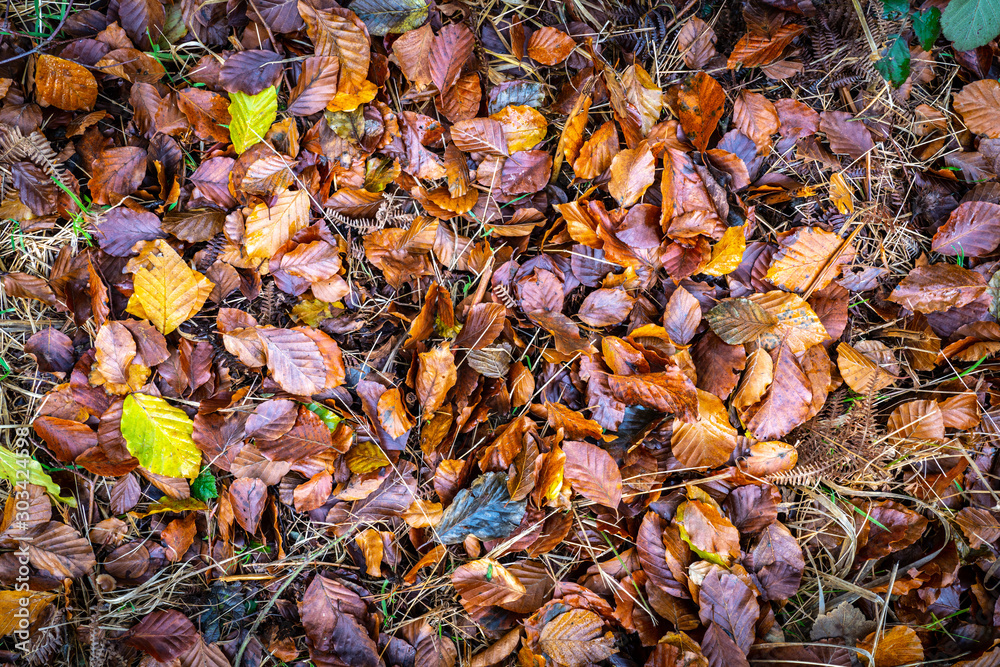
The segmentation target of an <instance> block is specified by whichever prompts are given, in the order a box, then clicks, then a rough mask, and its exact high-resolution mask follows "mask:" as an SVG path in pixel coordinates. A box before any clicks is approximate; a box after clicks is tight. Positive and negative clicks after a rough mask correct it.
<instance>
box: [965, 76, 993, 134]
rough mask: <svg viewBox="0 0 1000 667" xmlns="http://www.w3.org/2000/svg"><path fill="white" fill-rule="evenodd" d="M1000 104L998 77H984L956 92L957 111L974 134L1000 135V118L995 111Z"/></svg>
mask: <svg viewBox="0 0 1000 667" xmlns="http://www.w3.org/2000/svg"><path fill="white" fill-rule="evenodd" d="M998 105H1000V83H997V80H996V79H982V80H980V81H973V82H972V83H969V84H967V85H966V86H965V87H964V88H962V90H961V91H959V92H958V93H955V111H957V112H958V113H960V114H961V115H962V121H963V122H964V123H965V126H966V127H967V128H969V131H970V132H972V133H973V134H985V135H986V136H987V137H989V138H991V139H996V138H998V137H1000V120H998V119H997V115H996V113H995V111H996V108H997V106H998Z"/></svg>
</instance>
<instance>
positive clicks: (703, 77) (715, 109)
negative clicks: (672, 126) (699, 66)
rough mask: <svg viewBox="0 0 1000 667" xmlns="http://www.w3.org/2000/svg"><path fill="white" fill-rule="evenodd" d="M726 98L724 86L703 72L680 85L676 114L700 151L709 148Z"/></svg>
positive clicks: (685, 131)
mask: <svg viewBox="0 0 1000 667" xmlns="http://www.w3.org/2000/svg"><path fill="white" fill-rule="evenodd" d="M725 101H726V94H725V92H723V90H722V86H720V85H719V82H718V81H716V80H715V79H713V78H712V77H710V76H709V75H708V74H705V73H704V72H697V73H696V74H694V75H693V76H690V77H688V78H687V79H686V80H685V81H684V82H683V83H682V84H681V85H680V86H679V87H678V88H677V117H678V118H679V119H680V121H681V127H682V128H684V133H685V134H687V137H688V139H689V140H690V141H691V143H692V144H694V147H695V148H697V149H698V150H700V151H704V150H705V149H706V148H708V140H709V139H710V138H711V137H712V133H713V132H715V128H716V126H718V124H719V120H720V119H721V118H722V110H723V105H724V104H725Z"/></svg>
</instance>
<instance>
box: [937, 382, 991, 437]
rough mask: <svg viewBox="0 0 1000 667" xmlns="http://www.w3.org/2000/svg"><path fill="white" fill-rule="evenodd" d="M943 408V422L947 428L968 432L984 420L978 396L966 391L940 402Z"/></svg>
mask: <svg viewBox="0 0 1000 667" xmlns="http://www.w3.org/2000/svg"><path fill="white" fill-rule="evenodd" d="M938 405H940V407H941V420H942V422H943V423H944V426H945V428H956V429H959V430H960V431H967V430H969V429H973V428H975V427H977V426H979V422H980V420H981V419H982V417H981V416H980V411H979V401H978V399H977V397H976V394H975V393H974V392H971V391H965V392H962V393H960V394H957V395H955V396H950V397H948V398H946V399H945V400H943V401H938Z"/></svg>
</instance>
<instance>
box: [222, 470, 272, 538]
mask: <svg viewBox="0 0 1000 667" xmlns="http://www.w3.org/2000/svg"><path fill="white" fill-rule="evenodd" d="M229 502H231V503H232V505H233V514H234V515H235V517H236V522H237V523H239V524H240V525H241V526H242V527H243V530H245V531H247V532H248V533H250V534H251V535H253V534H254V533H256V532H257V524H258V523H259V522H260V518H261V515H262V514H263V512H264V505H265V503H266V502H267V485H266V484H264V482H263V481H261V480H259V479H257V478H255V477H242V478H240V479H236V480H233V483H232V485H231V486H230V487H229Z"/></svg>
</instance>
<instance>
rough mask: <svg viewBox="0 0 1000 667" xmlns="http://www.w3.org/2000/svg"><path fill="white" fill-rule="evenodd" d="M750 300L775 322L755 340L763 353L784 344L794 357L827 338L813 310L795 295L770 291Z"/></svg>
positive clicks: (756, 295) (827, 335) (751, 297)
mask: <svg viewBox="0 0 1000 667" xmlns="http://www.w3.org/2000/svg"><path fill="white" fill-rule="evenodd" d="M749 298H750V301H753V302H754V303H756V304H757V305H758V306H760V307H761V308H763V309H764V310H765V311H767V312H768V313H770V314H771V315H773V316H774V317H775V318H776V319H777V320H778V321H777V323H775V325H774V327H772V328H771V329H770V330H769V331H767V332H766V333H762V334H761V335H760V338H759V339H758V340H759V342H760V345H761V346H762V347H763V348H764V349H766V350H774V349H776V348H778V347H779V346H780V345H781V344H782V343H785V344H787V345H788V347H789V348H791V350H792V352H793V353H794V354H801V353H803V352H805V351H806V350H808V349H809V348H810V347H812V346H813V345H816V344H818V343H822V342H823V341H825V340H828V339H829V338H830V334H828V333H827V331H826V327H824V326H823V323H822V322H821V321H820V319H819V317H818V316H817V315H816V311H814V310H813V309H812V306H810V305H809V304H808V303H807V302H806V301H804V300H803V299H802V297H800V296H799V295H798V294H789V293H788V292H782V291H781V290H771V291H770V292H765V293H763V294H754V295H751V296H750V297H749Z"/></svg>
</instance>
